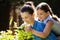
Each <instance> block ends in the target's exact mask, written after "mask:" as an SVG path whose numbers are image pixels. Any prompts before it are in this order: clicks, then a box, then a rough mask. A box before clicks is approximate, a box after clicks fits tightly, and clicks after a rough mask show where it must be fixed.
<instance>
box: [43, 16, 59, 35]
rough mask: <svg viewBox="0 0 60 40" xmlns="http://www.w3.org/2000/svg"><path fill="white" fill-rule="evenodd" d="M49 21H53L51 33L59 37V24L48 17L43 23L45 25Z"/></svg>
mask: <svg viewBox="0 0 60 40" xmlns="http://www.w3.org/2000/svg"><path fill="white" fill-rule="evenodd" d="M49 20H51V21H53V23H54V25H53V27H52V31H53V32H54V33H55V34H57V35H60V22H57V21H56V20H54V19H53V18H52V17H51V16H48V17H47V18H46V19H45V20H44V21H43V23H44V24H46V23H47V22H48V21H49Z"/></svg>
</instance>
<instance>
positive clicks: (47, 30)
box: [32, 21, 53, 38]
mask: <svg viewBox="0 0 60 40" xmlns="http://www.w3.org/2000/svg"><path fill="white" fill-rule="evenodd" d="M52 26H53V22H52V21H48V22H47V24H46V27H45V28H44V30H43V32H38V31H36V30H34V29H32V34H34V35H36V36H39V37H41V38H46V37H47V36H48V35H49V33H50V32H51V29H52Z"/></svg>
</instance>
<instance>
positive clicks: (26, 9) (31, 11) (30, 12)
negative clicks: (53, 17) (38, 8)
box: [21, 6, 34, 15]
mask: <svg viewBox="0 0 60 40" xmlns="http://www.w3.org/2000/svg"><path fill="white" fill-rule="evenodd" d="M21 12H29V14H31V15H32V14H33V13H34V10H33V8H32V7H30V6H24V7H22V9H21Z"/></svg>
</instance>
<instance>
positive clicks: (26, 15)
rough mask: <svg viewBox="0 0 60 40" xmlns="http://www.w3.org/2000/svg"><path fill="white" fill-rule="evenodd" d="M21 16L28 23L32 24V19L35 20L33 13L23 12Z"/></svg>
mask: <svg viewBox="0 0 60 40" xmlns="http://www.w3.org/2000/svg"><path fill="white" fill-rule="evenodd" d="M21 17H22V20H23V21H24V22H26V23H28V24H30V23H31V22H32V20H34V17H33V15H31V14H29V13H28V12H23V13H21Z"/></svg>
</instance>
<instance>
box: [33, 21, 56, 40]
mask: <svg viewBox="0 0 60 40" xmlns="http://www.w3.org/2000/svg"><path fill="white" fill-rule="evenodd" d="M44 28H45V24H44V23H43V22H39V21H35V22H34V25H33V29H34V30H36V31H39V32H43V30H44ZM33 36H34V40H57V38H56V36H55V35H54V34H53V33H52V32H50V34H49V35H48V36H47V37H46V38H41V37H38V36H36V35H34V34H33Z"/></svg>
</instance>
